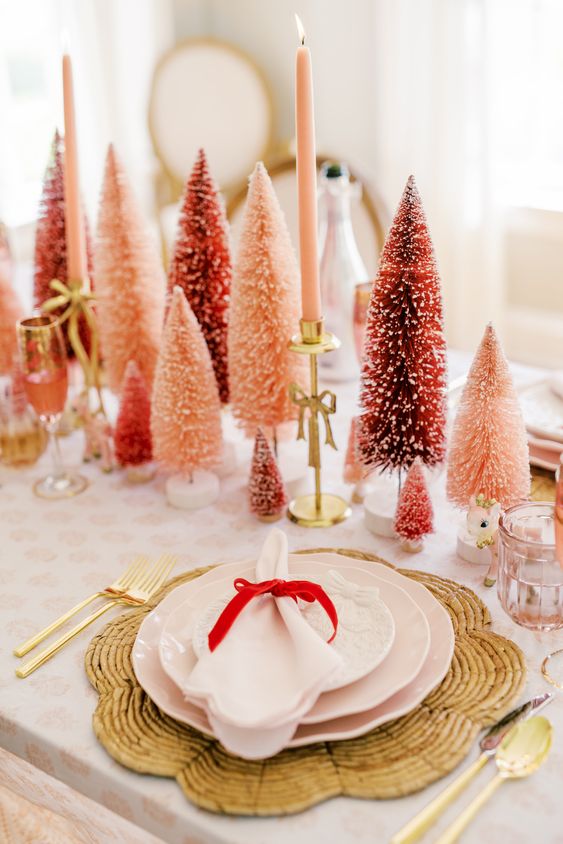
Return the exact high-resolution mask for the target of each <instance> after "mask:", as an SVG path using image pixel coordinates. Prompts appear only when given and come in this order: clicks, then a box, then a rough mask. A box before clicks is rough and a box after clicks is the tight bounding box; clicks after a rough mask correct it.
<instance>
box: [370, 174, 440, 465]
mask: <svg viewBox="0 0 563 844" xmlns="http://www.w3.org/2000/svg"><path fill="white" fill-rule="evenodd" d="M446 385H447V382H446V342H445V339H444V333H443V307H442V290H441V285H440V278H439V276H438V270H437V268H436V260H435V256H434V249H433V246H432V241H431V239H430V234H429V231H428V226H427V223H426V217H425V214H424V210H423V207H422V203H421V200H420V195H419V193H418V190H417V187H416V185H415V182H414V178H413V177H412V176H411V177H410V178H409V180H408V182H407V185H406V187H405V190H404V193H403V196H402V198H401V202H400V204H399V208H398V210H397V213H396V214H395V217H394V220H393V223H392V225H391V229H390V230H389V233H388V235H387V238H386V240H385V245H384V247H383V251H382V254H381V260H380V264H379V272H378V276H377V280H376V282H375V284H374V286H373V290H372V294H371V300H370V305H369V310H368V317H367V325H366V337H365V346H364V358H363V366H362V380H361V392H360V405H361V414H360V417H359V426H358V449H359V455H360V458H361V461H362V463H363V464H364V465H365V466H366V468H367V469H368V470H370V471H373V470H374V469H380V470H401V469H408V467H409V466H410V465H411V464H412V463H413V462H414V460H415V459H416V458H417V457H418V458H420V460H421V461H422V463H424V464H425V465H426V466H435V465H437V464H439V463H441V462H442V461H443V459H444V455H445V447H446V438H445V430H446Z"/></svg>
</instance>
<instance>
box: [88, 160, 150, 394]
mask: <svg viewBox="0 0 563 844" xmlns="http://www.w3.org/2000/svg"><path fill="white" fill-rule="evenodd" d="M94 258H95V261H94V265H95V270H96V293H97V302H98V304H97V311H98V316H99V324H100V339H101V343H102V346H103V349H104V361H105V369H106V375H107V381H108V384H109V386H110V387H111V388H112V389H113V390H115V391H116V392H118V391H119V389H120V386H121V384H122V383H125V381H124V377H125V370H126V368H127V365H128V363H129V361H130V360H134V361H135V362H136V364H137V366H138V368H139V371H140V373H141V375H142V377H143V379H144V381H145V384H146V385H147V387H148V388H149V389H150V388H151V387H152V382H153V378H154V370H155V367H156V359H157V357H158V349H159V345H160V338H161V334H162V320H163V315H164V297H165V287H166V281H165V276H164V271H163V269H162V264H161V260H160V256H159V253H158V250H157V248H156V244H155V243H153V239H152V237H151V235H150V232H149V231H148V227H147V225H146V223H145V220H144V219H143V217H142V214H141V212H140V210H139V208H138V206H137V202H136V200H135V197H134V194H133V192H132V190H131V187H130V185H129V183H128V181H127V177H126V174H125V171H124V169H123V167H122V165H121V162H120V161H119V159H118V157H117V155H116V152H115V150H114V148H113V146H111V145H110V147H109V148H108V152H107V156H106V165H105V173H104V181H103V186H102V192H101V197H100V207H99V214H98V226H97V232H96V245H95V255H94Z"/></svg>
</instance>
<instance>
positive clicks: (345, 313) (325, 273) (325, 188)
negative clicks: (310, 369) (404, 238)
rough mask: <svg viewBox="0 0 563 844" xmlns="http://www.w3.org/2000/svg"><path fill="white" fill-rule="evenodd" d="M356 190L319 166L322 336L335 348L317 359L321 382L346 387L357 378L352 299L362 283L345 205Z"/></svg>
mask: <svg viewBox="0 0 563 844" xmlns="http://www.w3.org/2000/svg"><path fill="white" fill-rule="evenodd" d="M360 193H361V187H360V186H359V184H358V183H357V182H355V183H351V182H350V176H349V172H348V167H347V166H346V164H344V163H343V162H325V163H324V164H323V165H322V167H321V172H320V177H319V218H320V233H319V251H320V255H321V259H320V279H321V296H322V302H323V311H324V318H325V325H326V328H327V331H332V332H334V334H335V335H336V336H337V337H338V339H339V340H340V342H341V344H342V345H341V347H340V348H339V349H338V350H337V351H335V352H333V353H332V354H330V355H320V356H319V366H320V367H321V373H322V376H323V377H324V378H325V379H327V380H331V381H349V380H352V379H353V378H356V377H357V375H358V371H359V370H358V360H357V356H356V350H355V341H354V299H355V290H356V285H358V284H359V283H360V282H365V281H367V280H368V273H367V270H366V267H365V264H364V262H363V260H362V257H361V255H360V252H359V250H358V245H357V243H356V238H355V237H354V230H353V228H352V219H351V201H352V200H353V199H358V198H359V196H360Z"/></svg>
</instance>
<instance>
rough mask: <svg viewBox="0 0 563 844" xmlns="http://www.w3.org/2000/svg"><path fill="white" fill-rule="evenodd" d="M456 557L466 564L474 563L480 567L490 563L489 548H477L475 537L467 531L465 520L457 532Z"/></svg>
mask: <svg viewBox="0 0 563 844" xmlns="http://www.w3.org/2000/svg"><path fill="white" fill-rule="evenodd" d="M457 556H458V557H461V559H462V560H465V561H466V562H468V563H476V564H477V565H480V566H488V565H490V563H491V548H490V546H486V547H484V548H478V547H477V545H476V544H475V537H474V536H472V535H471V534H470V533H469V532H468V530H467V525H466V523H465V519H464V520H463V522H462V523H461V524H460V526H459V528H458V532H457Z"/></svg>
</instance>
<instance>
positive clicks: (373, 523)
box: [364, 475, 398, 537]
mask: <svg viewBox="0 0 563 844" xmlns="http://www.w3.org/2000/svg"><path fill="white" fill-rule="evenodd" d="M370 488H371V491H370V492H369V493H368V494H367V495H366V497H365V498H364V520H365V523H366V527H367V528H368V529H369V530H370V531H371V532H372V533H375V534H376V535H377V536H386V537H395V536H396V535H397V534H396V533H395V527H394V523H395V513H396V511H397V501H398V487H397V478H396V477H392V476H389V475H372V476H371V478H370Z"/></svg>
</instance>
